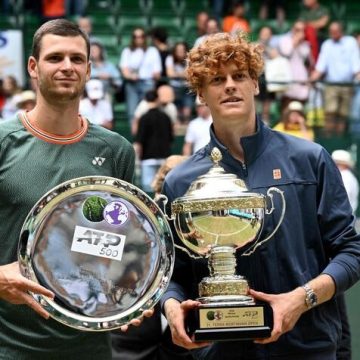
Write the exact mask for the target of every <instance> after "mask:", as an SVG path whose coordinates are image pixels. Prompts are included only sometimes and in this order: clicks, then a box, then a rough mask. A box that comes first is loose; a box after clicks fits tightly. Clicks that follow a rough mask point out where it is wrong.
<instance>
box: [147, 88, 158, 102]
mask: <svg viewBox="0 0 360 360" xmlns="http://www.w3.org/2000/svg"><path fill="white" fill-rule="evenodd" d="M157 98H158V94H157V92H156V90H148V91H147V92H146V93H145V100H146V101H148V102H154V101H156V100H157Z"/></svg>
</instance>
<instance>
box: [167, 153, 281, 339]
mask: <svg viewBox="0 0 360 360" xmlns="http://www.w3.org/2000/svg"><path fill="white" fill-rule="evenodd" d="M211 158H212V161H213V166H212V167H211V168H210V170H209V171H208V172H207V173H206V174H204V175H202V176H199V177H198V178H197V179H195V180H194V181H193V182H192V183H191V185H190V187H189V189H188V190H187V192H186V193H185V194H184V195H183V196H182V197H179V198H177V199H175V200H174V201H173V202H172V204H171V213H172V216H171V219H172V220H174V222H175V229H176V232H177V234H178V235H179V238H180V240H181V241H182V242H183V244H184V245H185V248H184V247H182V246H178V245H176V246H177V247H179V248H180V249H182V250H184V251H185V252H186V253H187V254H188V255H189V256H191V257H192V258H195V259H200V258H203V257H205V258H208V268H209V274H210V276H208V277H205V278H203V279H202V281H201V282H200V284H199V295H200V297H199V298H198V299H197V300H198V301H199V302H200V303H201V305H200V306H199V307H198V308H197V310H196V311H195V312H194V314H193V315H194V316H193V321H189V328H190V332H191V333H193V334H194V338H195V341H213V340H216V341H218V340H224V341H226V340H237V339H254V338H266V337H269V336H270V334H271V330H272V324H273V314H272V309H271V307H270V305H268V304H266V303H258V302H256V301H255V300H254V299H253V298H252V297H251V296H250V295H249V284H248V281H247V280H246V278H245V277H244V276H242V275H236V271H235V270H236V258H235V251H236V250H237V249H241V248H243V247H245V246H247V250H246V251H243V253H242V255H243V256H246V255H251V254H252V253H253V252H254V251H255V250H256V249H257V248H258V247H259V246H260V245H261V244H263V243H265V242H266V241H268V240H269V239H270V238H271V237H272V236H273V235H274V234H275V232H276V231H277V230H278V228H279V226H280V224H281V222H282V220H283V218H284V213H285V208H286V204H285V199H284V195H283V192H282V191H281V190H279V189H277V188H275V187H271V188H269V189H268V191H267V194H266V195H263V194H261V193H256V192H251V191H249V190H248V189H247V187H246V185H245V183H244V181H243V180H241V179H240V178H238V177H237V176H236V175H234V174H230V173H227V172H225V170H224V169H223V168H222V167H221V166H220V165H219V162H220V161H221V159H222V155H221V152H220V150H219V149H217V148H213V150H212V152H211ZM274 192H275V193H277V194H278V195H279V196H280V198H281V205H282V206H281V210H280V214H279V221H278V223H277V224H276V225H275V226H274V229H273V231H272V233H271V234H269V235H268V236H267V237H266V238H261V233H262V228H263V224H264V219H265V216H266V215H270V214H272V213H273V211H274V210H275V206H274V201H273V193H274ZM164 200H165V201H166V200H167V199H166V198H165V197H164ZM267 204H271V208H270V209H268V208H267ZM193 253H195V254H197V255H194V254H193ZM199 255H200V256H199Z"/></svg>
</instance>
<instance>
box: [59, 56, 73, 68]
mask: <svg viewBox="0 0 360 360" xmlns="http://www.w3.org/2000/svg"><path fill="white" fill-rule="evenodd" d="M61 69H62V70H65V71H71V70H72V62H71V59H70V58H69V57H64V60H63V62H62V66H61Z"/></svg>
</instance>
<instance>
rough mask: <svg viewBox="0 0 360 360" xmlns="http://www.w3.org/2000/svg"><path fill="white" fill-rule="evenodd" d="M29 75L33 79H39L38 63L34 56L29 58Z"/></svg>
mask: <svg viewBox="0 0 360 360" xmlns="http://www.w3.org/2000/svg"><path fill="white" fill-rule="evenodd" d="M27 69H28V73H29V75H30V77H31V78H32V79H37V77H38V73H37V61H36V59H35V58H34V57H33V56H30V57H29V60H28V65H27Z"/></svg>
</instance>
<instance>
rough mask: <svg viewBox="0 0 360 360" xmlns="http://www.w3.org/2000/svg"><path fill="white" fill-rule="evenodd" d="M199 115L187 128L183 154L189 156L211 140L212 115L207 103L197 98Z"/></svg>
mask: <svg viewBox="0 0 360 360" xmlns="http://www.w3.org/2000/svg"><path fill="white" fill-rule="evenodd" d="M195 103H196V112H197V117H196V118H195V119H193V120H191V121H190V123H189V126H188V127H187V129H186V134H185V142H184V146H183V151H182V152H183V155H186V156H189V155H192V154H193V153H195V152H196V151H198V150H200V149H201V148H202V147H204V146H205V145H206V144H207V143H208V142H209V141H210V126H211V124H212V117H211V114H210V109H209V108H208V106H207V105H206V104H204V103H203V102H201V101H200V99H199V98H198V97H197V98H196V102H195Z"/></svg>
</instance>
